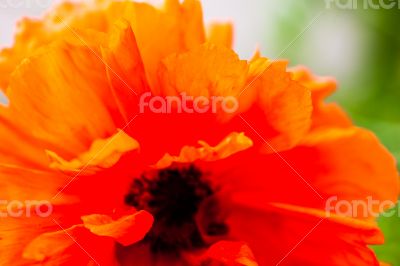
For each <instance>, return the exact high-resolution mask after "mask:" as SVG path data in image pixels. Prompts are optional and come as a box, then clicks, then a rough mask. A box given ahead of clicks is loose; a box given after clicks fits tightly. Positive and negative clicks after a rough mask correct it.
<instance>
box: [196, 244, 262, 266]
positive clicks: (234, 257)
mask: <svg viewBox="0 0 400 266" xmlns="http://www.w3.org/2000/svg"><path fill="white" fill-rule="evenodd" d="M201 265H221V266H258V263H257V262H256V260H255V258H254V255H253V252H252V251H251V249H250V248H249V246H248V245H247V244H245V243H243V242H229V241H220V242H217V243H215V244H213V245H212V246H211V247H210V248H209V249H208V250H207V252H206V253H205V254H204V255H203V257H202V259H201Z"/></svg>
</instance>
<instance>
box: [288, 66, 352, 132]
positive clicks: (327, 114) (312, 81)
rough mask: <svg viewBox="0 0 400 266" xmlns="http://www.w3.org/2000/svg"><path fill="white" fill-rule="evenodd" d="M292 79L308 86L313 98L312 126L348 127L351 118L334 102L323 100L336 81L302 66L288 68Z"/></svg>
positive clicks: (331, 90) (331, 91)
mask: <svg viewBox="0 0 400 266" xmlns="http://www.w3.org/2000/svg"><path fill="white" fill-rule="evenodd" d="M290 72H291V73H292V76H293V79H294V80H296V81H298V82H300V83H301V84H302V85H303V86H305V87H307V88H309V89H310V90H311V92H312V99H313V107H314V109H313V118H312V128H313V129H314V128H318V127H350V126H352V122H351V119H350V118H349V117H348V116H347V114H346V113H345V112H344V111H343V109H342V108H341V107H339V106H338V105H337V104H336V103H326V102H324V100H325V99H326V97H328V96H329V95H331V94H332V93H333V92H334V91H335V90H336V87H337V82H336V81H335V80H334V79H333V78H330V77H318V76H316V75H314V74H312V73H311V71H310V70H309V69H307V68H306V67H303V66H299V67H296V68H292V69H290Z"/></svg>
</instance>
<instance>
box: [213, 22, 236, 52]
mask: <svg viewBox="0 0 400 266" xmlns="http://www.w3.org/2000/svg"><path fill="white" fill-rule="evenodd" d="M207 41H208V42H210V43H214V44H217V45H222V46H225V47H228V48H232V46H233V25H232V23H213V24H211V25H210V27H209V29H208V36H207Z"/></svg>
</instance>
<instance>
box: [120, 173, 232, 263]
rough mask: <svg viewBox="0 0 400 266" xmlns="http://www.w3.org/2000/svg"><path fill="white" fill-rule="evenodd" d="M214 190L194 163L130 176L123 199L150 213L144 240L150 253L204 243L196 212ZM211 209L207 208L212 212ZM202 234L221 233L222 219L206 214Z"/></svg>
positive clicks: (173, 251) (222, 233)
mask: <svg viewBox="0 0 400 266" xmlns="http://www.w3.org/2000/svg"><path fill="white" fill-rule="evenodd" d="M213 196H214V191H213V189H212V187H211V185H210V183H209V182H207V180H205V179H204V178H203V174H202V173H201V171H199V170H198V169H197V168H196V167H195V166H193V165H191V166H189V167H187V168H183V169H178V168H168V169H164V170H160V171H158V172H157V173H156V174H154V175H153V176H151V177H148V176H146V175H142V176H141V177H140V178H137V179H135V180H134V182H133V184H132V187H131V189H130V192H129V194H128V195H127V196H126V198H125V203H126V204H128V205H131V206H134V207H135V208H137V209H139V210H146V211H148V212H150V213H151V214H152V215H153V216H154V225H153V227H152V229H151V231H150V232H149V233H148V234H147V236H146V238H145V239H144V240H143V241H144V242H146V243H148V244H149V245H150V248H151V251H152V252H154V253H169V254H171V253H175V254H177V255H178V254H179V251H180V250H189V249H196V248H201V247H204V246H206V243H205V241H204V240H203V238H202V234H201V232H200V229H199V226H198V223H197V222H196V214H197V213H198V211H199V209H200V206H201V204H202V203H204V202H205V200H210V199H211V198H212V197H213ZM214 214H215V211H210V212H207V215H209V216H213V215H214ZM207 220H209V222H208V223H207V225H206V229H205V230H206V234H209V235H211V236H217V235H224V234H226V233H227V227H226V225H225V224H224V223H221V222H214V221H216V220H217V219H215V217H207Z"/></svg>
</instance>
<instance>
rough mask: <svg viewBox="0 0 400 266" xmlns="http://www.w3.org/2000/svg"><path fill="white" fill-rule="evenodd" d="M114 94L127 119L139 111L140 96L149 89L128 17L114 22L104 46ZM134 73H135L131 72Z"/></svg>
mask: <svg viewBox="0 0 400 266" xmlns="http://www.w3.org/2000/svg"><path fill="white" fill-rule="evenodd" d="M102 54H103V58H104V60H105V62H106V64H107V76H108V79H109V81H110V84H111V88H112V90H113V96H114V97H115V98H116V102H117V104H118V107H119V109H120V112H121V113H122V115H123V117H124V120H125V121H124V123H125V124H126V123H128V122H129V121H130V120H131V119H132V118H133V117H134V116H135V115H136V114H137V113H138V110H137V104H135V103H137V102H138V97H139V96H140V94H142V93H143V92H144V91H148V90H149V86H148V84H147V80H146V74H145V70H144V66H143V62H142V58H141V55H140V52H139V50H138V47H137V43H136V38H135V36H134V34H133V31H132V28H131V26H130V24H129V23H128V22H127V21H125V20H120V21H118V22H116V23H115V25H114V28H113V30H112V31H111V33H110V37H109V41H108V45H107V47H103V48H102ZM132 73H135V75H132Z"/></svg>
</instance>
